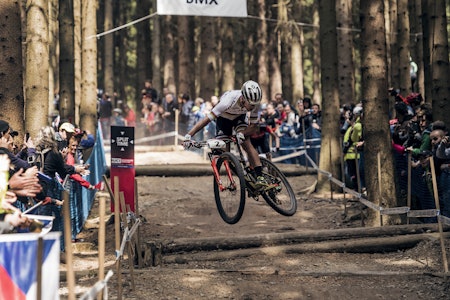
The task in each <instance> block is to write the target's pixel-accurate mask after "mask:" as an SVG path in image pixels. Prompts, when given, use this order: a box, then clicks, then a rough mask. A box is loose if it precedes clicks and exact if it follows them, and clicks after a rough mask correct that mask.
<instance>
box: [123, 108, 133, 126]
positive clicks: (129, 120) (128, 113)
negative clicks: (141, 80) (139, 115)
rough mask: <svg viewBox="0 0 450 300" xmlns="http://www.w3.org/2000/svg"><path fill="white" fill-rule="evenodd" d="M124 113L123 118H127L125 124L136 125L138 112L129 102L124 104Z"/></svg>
mask: <svg viewBox="0 0 450 300" xmlns="http://www.w3.org/2000/svg"><path fill="white" fill-rule="evenodd" d="M123 114H124V117H123V118H124V119H125V126H128V127H136V113H135V112H134V110H133V109H132V108H131V107H130V106H129V105H128V104H124V105H123Z"/></svg>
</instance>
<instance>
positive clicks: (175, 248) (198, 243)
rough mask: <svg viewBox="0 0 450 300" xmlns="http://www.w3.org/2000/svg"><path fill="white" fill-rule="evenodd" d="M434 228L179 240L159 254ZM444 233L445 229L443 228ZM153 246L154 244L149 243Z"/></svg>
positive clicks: (167, 244) (419, 226)
mask: <svg viewBox="0 0 450 300" xmlns="http://www.w3.org/2000/svg"><path fill="white" fill-rule="evenodd" d="M437 230H438V227H437V224H414V225H395V226H383V227H372V228H361V227H358V228H345V229H331V230H303V231H298V232H289V233H271V234H257V235H245V236H232V237H227V236H224V237H209V238H201V239H185V238H180V239H176V240H170V241H167V242H162V244H163V248H162V254H167V253H174V252H189V251H208V250H219V249H220V250H233V249H241V248H257V247H263V246H274V245H286V244H298V243H306V242H321V241H330V240H343V239H352V238H368V237H383V236H385V237H388V236H399V235H407V234H420V233H426V232H437ZM447 230H448V228H447ZM153 242H154V241H153Z"/></svg>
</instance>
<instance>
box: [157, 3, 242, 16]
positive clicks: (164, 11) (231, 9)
mask: <svg viewBox="0 0 450 300" xmlns="http://www.w3.org/2000/svg"><path fill="white" fill-rule="evenodd" d="M156 5H157V12H158V14H159V15H186V16H210V17H247V0H157V4H156Z"/></svg>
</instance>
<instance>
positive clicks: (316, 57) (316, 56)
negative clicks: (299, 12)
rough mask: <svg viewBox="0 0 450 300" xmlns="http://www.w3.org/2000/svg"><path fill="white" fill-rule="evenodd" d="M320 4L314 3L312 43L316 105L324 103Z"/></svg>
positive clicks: (313, 97) (314, 99) (314, 100)
mask: <svg viewBox="0 0 450 300" xmlns="http://www.w3.org/2000/svg"><path fill="white" fill-rule="evenodd" d="M319 23H320V21H319V4H318V3H317V2H316V1H314V3H313V26H314V27H313V31H312V41H313V42H312V43H313V49H312V51H313V54H312V64H313V95H312V100H313V102H314V103H320V101H322V96H321V89H320V69H321V61H320V39H319Z"/></svg>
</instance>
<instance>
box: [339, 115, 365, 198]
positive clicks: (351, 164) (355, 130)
mask: <svg viewBox="0 0 450 300" xmlns="http://www.w3.org/2000/svg"><path fill="white" fill-rule="evenodd" d="M362 114H363V110H362V107H361V106H356V107H355V108H354V109H353V120H350V122H351V126H350V127H349V128H348V129H347V131H346V132H345V135H344V147H343V152H344V160H345V163H346V173H347V178H348V179H349V180H350V182H351V184H352V187H353V189H354V190H356V191H362V189H363V187H364V184H363V180H362V177H360V178H359V179H360V181H359V182H358V177H357V168H360V166H361V164H359V165H358V164H357V161H359V160H360V159H361V151H360V149H362V147H363V145H364V141H363V136H362V123H361V119H362ZM359 174H360V176H361V175H363V172H361V171H360V172H359ZM358 183H360V184H361V186H360V187H358ZM360 188H361V190H360Z"/></svg>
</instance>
